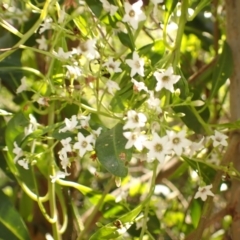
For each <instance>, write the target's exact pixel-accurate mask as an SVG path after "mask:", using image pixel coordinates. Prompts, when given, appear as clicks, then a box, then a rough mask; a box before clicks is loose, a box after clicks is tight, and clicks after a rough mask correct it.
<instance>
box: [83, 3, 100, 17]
mask: <svg viewBox="0 0 240 240" xmlns="http://www.w3.org/2000/svg"><path fill="white" fill-rule="evenodd" d="M86 3H87V5H88V6H89V8H90V9H91V10H92V12H93V13H94V14H95V15H96V17H97V18H99V17H100V16H101V12H102V3H101V2H100V1H99V0H86Z"/></svg>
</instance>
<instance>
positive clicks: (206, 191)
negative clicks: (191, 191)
mask: <svg viewBox="0 0 240 240" xmlns="http://www.w3.org/2000/svg"><path fill="white" fill-rule="evenodd" d="M211 188H212V184H210V185H206V186H204V187H199V188H198V191H197V193H196V194H195V196H194V198H195V199H196V198H201V199H202V200H203V201H206V199H207V196H212V197H214V194H213V192H212V191H211V190H210V189H211Z"/></svg>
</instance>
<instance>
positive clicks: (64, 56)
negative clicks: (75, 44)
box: [53, 47, 72, 60]
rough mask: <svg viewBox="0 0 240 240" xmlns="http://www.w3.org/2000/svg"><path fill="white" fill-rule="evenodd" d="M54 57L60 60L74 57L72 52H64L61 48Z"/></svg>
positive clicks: (54, 53)
mask: <svg viewBox="0 0 240 240" xmlns="http://www.w3.org/2000/svg"><path fill="white" fill-rule="evenodd" d="M53 55H54V56H55V57H57V58H59V59H60V60H68V59H69V58H70V57H71V56H72V52H64V51H63V48H62V47H60V48H59V49H58V51H57V52H55V51H53Z"/></svg>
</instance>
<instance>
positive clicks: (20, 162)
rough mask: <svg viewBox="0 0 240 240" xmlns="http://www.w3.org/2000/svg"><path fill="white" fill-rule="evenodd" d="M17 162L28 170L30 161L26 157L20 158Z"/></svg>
mask: <svg viewBox="0 0 240 240" xmlns="http://www.w3.org/2000/svg"><path fill="white" fill-rule="evenodd" d="M17 163H18V164H19V165H20V166H22V167H23V168H24V169H26V170H28V169H29V167H28V161H27V159H26V158H24V159H21V160H18V161H17Z"/></svg>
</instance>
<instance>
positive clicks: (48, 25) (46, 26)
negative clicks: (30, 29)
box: [39, 17, 53, 34]
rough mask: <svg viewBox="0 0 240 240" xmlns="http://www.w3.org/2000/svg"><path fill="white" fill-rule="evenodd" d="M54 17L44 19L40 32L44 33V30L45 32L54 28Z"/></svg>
mask: <svg viewBox="0 0 240 240" xmlns="http://www.w3.org/2000/svg"><path fill="white" fill-rule="evenodd" d="M52 21H53V20H52V18H50V17H48V18H46V19H45V20H44V22H43V23H42V24H41V25H40V28H39V33H40V34H42V33H43V32H45V31H46V30H48V29H51V28H52Z"/></svg>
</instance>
